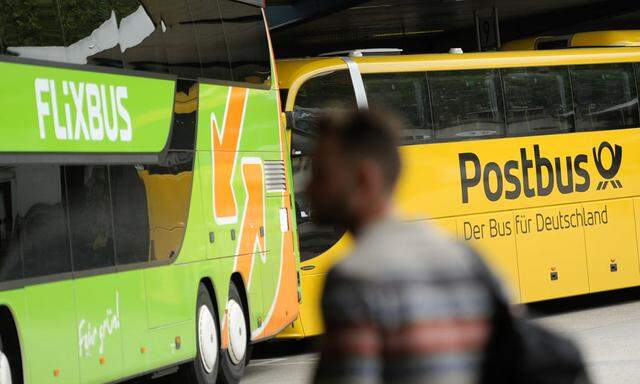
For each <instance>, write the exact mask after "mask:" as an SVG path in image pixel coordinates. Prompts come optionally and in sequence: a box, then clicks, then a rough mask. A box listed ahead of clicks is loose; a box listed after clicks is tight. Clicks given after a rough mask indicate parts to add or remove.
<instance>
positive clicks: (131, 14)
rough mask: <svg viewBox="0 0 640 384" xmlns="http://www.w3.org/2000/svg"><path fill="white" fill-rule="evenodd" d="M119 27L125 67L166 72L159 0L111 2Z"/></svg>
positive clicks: (120, 0) (165, 55) (167, 70)
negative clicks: (142, 2) (141, 2)
mask: <svg viewBox="0 0 640 384" xmlns="http://www.w3.org/2000/svg"><path fill="white" fill-rule="evenodd" d="M112 2H113V4H114V6H113V7H114V9H115V13H116V17H117V19H118V24H119V26H120V48H121V50H122V51H123V56H124V60H125V66H126V67H127V68H129V69H134V70H140V71H153V72H159V73H167V72H169V68H168V64H167V52H166V49H165V46H164V36H163V34H164V32H163V22H162V19H161V18H160V11H161V10H162V8H161V6H160V4H161V3H162V0H145V1H144V6H143V5H142V4H140V2H138V1H136V0H112Z"/></svg>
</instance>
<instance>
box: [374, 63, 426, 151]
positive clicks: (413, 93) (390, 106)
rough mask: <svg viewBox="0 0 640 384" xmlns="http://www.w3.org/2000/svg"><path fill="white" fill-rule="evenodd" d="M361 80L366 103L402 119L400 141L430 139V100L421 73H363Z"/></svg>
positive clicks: (421, 141) (419, 141) (409, 141)
mask: <svg viewBox="0 0 640 384" xmlns="http://www.w3.org/2000/svg"><path fill="white" fill-rule="evenodd" d="M363 81H364V86H365V89H366V91H367V99H368V101H369V107H370V108H371V109H372V110H376V109H377V110H381V111H383V112H384V111H388V112H390V113H392V114H394V115H395V117H397V118H398V119H400V121H401V122H402V124H403V127H405V129H404V132H403V138H402V142H403V143H404V144H421V143H428V142H431V141H432V140H433V125H432V121H431V105H430V104H431V103H430V101H429V90H428V87H427V77H426V75H425V74H424V73H416V72H409V73H382V74H365V75H363Z"/></svg>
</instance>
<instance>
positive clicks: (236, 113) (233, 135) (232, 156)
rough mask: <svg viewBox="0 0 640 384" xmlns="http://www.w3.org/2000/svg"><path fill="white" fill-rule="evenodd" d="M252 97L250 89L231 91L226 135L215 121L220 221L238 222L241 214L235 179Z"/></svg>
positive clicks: (216, 193)
mask: <svg viewBox="0 0 640 384" xmlns="http://www.w3.org/2000/svg"><path fill="white" fill-rule="evenodd" d="M248 94H249V91H248V90H247V89H243V88H231V89H230V91H229V100H228V104H227V109H226V111H225V121H224V123H223V124H224V127H223V130H222V133H220V132H219V131H218V127H217V123H216V120H215V119H213V123H212V125H213V126H212V127H211V129H212V131H213V135H212V136H213V143H212V147H213V177H214V182H213V186H214V191H213V192H214V195H213V204H214V212H215V216H216V218H236V217H237V214H238V207H237V206H236V202H235V199H234V195H233V188H232V186H231V178H232V176H233V168H234V165H235V163H236V157H237V149H238V143H239V141H240V136H241V131H242V124H243V119H244V111H245V107H246V104H247V97H248Z"/></svg>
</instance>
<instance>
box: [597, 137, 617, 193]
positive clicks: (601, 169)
mask: <svg viewBox="0 0 640 384" xmlns="http://www.w3.org/2000/svg"><path fill="white" fill-rule="evenodd" d="M605 149H606V150H608V151H609V153H610V154H611V165H610V166H609V167H608V168H607V167H605V166H604V164H602V152H603V151H604V150H605ZM593 159H594V160H595V163H596V168H597V169H598V173H599V174H600V176H602V178H603V179H605V180H603V181H601V182H599V183H598V187H597V190H598V191H600V190H605V189H607V187H608V186H609V182H611V185H612V186H613V188H615V189H618V188H622V183H621V182H620V180H617V179H614V177H616V175H617V174H618V171H620V166H621V165H622V147H621V146H619V145H616V147H615V150H614V149H613V147H612V146H611V144H609V143H608V142H606V141H603V142H602V144H600V148H598V151H597V152H596V149H595V148H593Z"/></svg>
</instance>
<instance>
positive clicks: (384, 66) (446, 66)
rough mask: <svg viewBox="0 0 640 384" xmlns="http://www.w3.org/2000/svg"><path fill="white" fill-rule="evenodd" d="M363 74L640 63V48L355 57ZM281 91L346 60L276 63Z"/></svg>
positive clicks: (340, 66) (339, 66) (341, 65)
mask: <svg viewBox="0 0 640 384" xmlns="http://www.w3.org/2000/svg"><path fill="white" fill-rule="evenodd" d="M351 60H353V61H355V62H356V63H357V64H358V66H359V68H360V71H361V72H362V73H385V72H387V73H388V72H420V71H446V70H466V69H489V68H515V67H532V66H557V65H580V64H604V63H614V62H623V63H624V62H640V48H584V49H574V50H546V51H502V52H483V53H465V54H449V53H445V54H423V55H406V56H398V55H393V56H372V57H352V58H351ZM276 64H277V68H278V78H279V85H280V88H281V89H290V90H292V91H297V89H298V88H299V87H300V85H301V84H302V83H304V82H305V81H306V80H308V79H309V78H312V77H314V76H318V75H320V74H323V73H327V72H331V71H335V70H345V69H347V65H346V63H345V62H344V61H342V59H340V58H337V57H332V58H305V59H286V60H279V61H277V62H276Z"/></svg>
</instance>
